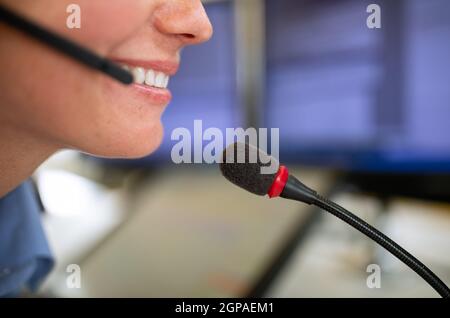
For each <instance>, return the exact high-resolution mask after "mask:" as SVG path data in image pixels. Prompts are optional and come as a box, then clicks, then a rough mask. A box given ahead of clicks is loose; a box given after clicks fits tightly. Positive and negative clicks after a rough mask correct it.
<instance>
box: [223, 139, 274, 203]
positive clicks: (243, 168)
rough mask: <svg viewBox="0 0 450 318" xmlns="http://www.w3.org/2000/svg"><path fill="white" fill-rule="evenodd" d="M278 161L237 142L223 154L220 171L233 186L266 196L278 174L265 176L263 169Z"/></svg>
mask: <svg viewBox="0 0 450 318" xmlns="http://www.w3.org/2000/svg"><path fill="white" fill-rule="evenodd" d="M273 163H276V165H277V166H278V165H279V164H278V161H277V160H276V159H275V158H273V157H271V156H269V155H268V154H267V153H265V152H263V151H262V150H259V149H258V148H256V147H254V146H252V145H249V144H247V143H241V142H236V143H234V144H231V145H230V146H228V147H227V148H226V149H225V150H224V151H223V154H222V163H221V164H220V170H221V172H222V174H223V176H224V177H225V178H226V179H228V180H229V181H230V182H232V183H233V184H235V185H237V186H238V187H241V188H243V189H245V190H247V191H250V192H252V193H254V194H257V195H266V194H267V193H268V192H269V189H270V187H271V186H272V184H273V181H274V180H275V176H276V173H271V174H263V173H261V167H264V166H270V165H271V164H273Z"/></svg>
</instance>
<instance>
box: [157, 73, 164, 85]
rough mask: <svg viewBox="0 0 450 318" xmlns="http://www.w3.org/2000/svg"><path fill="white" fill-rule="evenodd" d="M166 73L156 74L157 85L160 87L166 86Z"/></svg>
mask: <svg viewBox="0 0 450 318" xmlns="http://www.w3.org/2000/svg"><path fill="white" fill-rule="evenodd" d="M164 77H165V75H164V73H157V74H156V78H155V86H156V87H159V88H163V87H164V82H165V79H164Z"/></svg>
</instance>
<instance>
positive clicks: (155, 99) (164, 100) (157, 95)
mask: <svg viewBox="0 0 450 318" xmlns="http://www.w3.org/2000/svg"><path fill="white" fill-rule="evenodd" d="M131 88H132V89H133V90H135V91H136V92H137V93H138V94H141V95H143V96H145V97H146V98H149V99H150V100H151V101H152V104H160V105H167V104H168V103H169V102H170V101H171V100H172V94H171V93H170V91H169V90H168V89H165V88H156V87H151V86H148V85H144V84H136V83H135V84H131Z"/></svg>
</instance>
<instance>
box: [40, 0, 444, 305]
mask: <svg viewBox="0 0 450 318" xmlns="http://www.w3.org/2000/svg"><path fill="white" fill-rule="evenodd" d="M204 2H205V5H206V10H207V12H208V14H209V16H210V19H211V21H212V23H213V25H214V28H215V34H214V37H213V39H212V40H211V41H210V42H208V43H206V44H204V45H201V46H198V47H192V48H187V49H185V50H184V51H183V57H182V64H181V70H180V72H179V74H178V75H177V76H176V77H174V78H173V79H172V82H171V84H170V86H171V89H172V91H173V94H174V100H173V102H172V103H171V105H170V106H169V108H168V109H167V111H166V113H165V114H164V118H163V122H164V125H165V131H166V137H165V140H164V142H163V144H162V146H161V148H160V149H159V150H158V151H157V153H155V154H153V155H152V156H150V157H148V158H144V159H140V160H133V161H122V160H104V159H96V158H91V157H88V156H85V155H81V154H78V153H76V152H71V151H63V152H60V153H58V154H56V155H55V156H54V157H52V158H51V159H50V160H49V161H47V162H46V163H45V164H44V165H43V166H42V167H41V168H40V169H39V170H38V171H37V172H36V174H35V175H34V177H33V179H34V181H35V185H36V189H37V195H38V196H39V198H40V202H41V204H42V210H43V213H42V218H43V222H44V226H45V229H46V231H47V235H48V238H49V240H50V245H51V247H52V250H53V252H54V254H55V257H56V261H57V265H56V268H55V270H54V271H53V273H52V274H51V276H50V277H49V278H48V279H47V281H46V282H45V284H44V286H43V288H42V289H41V290H40V292H39V293H40V295H42V296H53V297H240V296H268V297H417V296H420V297H436V296H437V294H436V293H435V292H434V291H433V290H432V289H431V288H430V287H428V286H427V285H426V284H425V283H424V282H423V281H422V280H421V279H420V277H419V276H417V275H416V274H415V273H414V272H412V271H411V270H410V269H409V268H407V267H406V266H405V265H403V263H401V262H399V261H397V260H396V259H394V257H393V256H391V255H390V254H388V253H387V252H385V251H384V250H383V249H381V248H379V247H378V246H376V245H375V244H373V243H372V242H371V241H369V240H368V239H366V238H365V237H364V236H363V235H362V234H360V233H359V232H357V231H356V230H353V229H352V228H350V227H349V226H347V225H346V224H344V223H342V222H341V221H339V220H337V219H336V220H335V219H334V217H332V216H330V215H327V214H326V213H325V212H323V211H320V210H319V209H316V208H312V207H309V206H303V205H301V204H297V203H295V202H288V201H282V200H267V199H265V198H260V197H257V196H253V195H251V194H249V193H246V192H244V191H242V190H240V189H238V188H237V187H235V186H233V185H231V184H229V183H228V182H227V181H225V179H223V178H222V177H221V175H220V172H219V171H218V167H217V166H214V165H206V164H185V165H183V164H180V165H176V164H173V163H172V161H171V157H170V152H171V149H172V147H173V145H174V144H175V143H176V142H175V141H172V140H170V135H171V132H172V130H173V129H175V128H177V127H186V128H188V129H190V130H192V129H193V122H194V120H195V119H201V120H202V121H203V127H204V129H205V128H208V127H217V128H220V129H222V130H224V129H225V128H227V127H230V128H235V127H267V128H280V142H281V144H280V159H281V161H282V162H287V163H289V166H290V167H292V168H291V170H292V172H293V174H295V175H296V176H298V177H299V178H300V179H301V180H302V181H303V182H304V183H306V184H307V185H309V186H311V187H313V188H316V189H317V190H318V191H319V192H322V193H323V194H325V195H328V196H330V197H331V198H332V199H333V200H335V201H336V202H338V203H340V204H342V205H343V206H345V207H346V208H347V209H349V210H351V211H353V212H355V213H356V214H358V215H359V216H360V217H362V218H363V219H364V220H366V221H367V222H369V223H371V224H372V225H374V226H375V227H377V228H379V229H380V230H381V231H383V232H384V233H386V234H387V235H389V236H391V237H392V238H393V239H394V240H395V241H397V242H398V243H399V244H400V245H402V246H403V247H405V248H406V249H407V250H409V251H410V252H412V254H414V255H415V256H417V257H418V258H419V259H420V260H422V261H423V262H424V263H425V264H427V265H428V266H429V267H430V268H431V269H432V270H433V271H435V272H436V274H438V276H440V277H441V278H442V279H443V280H444V281H445V282H446V283H447V284H450V253H449V251H450V104H449V100H450V89H449V88H450V85H449V84H450V59H449V57H450V41H449V39H450V2H449V1H447V0H408V1H406V0H377V1H376V2H375V3H376V4H378V5H380V7H381V21H382V22H381V23H382V25H381V28H380V29H369V28H368V27H367V25H366V20H367V18H368V16H369V15H370V13H367V12H366V9H367V6H368V5H369V4H371V3H374V1H365V0H340V1H332V0H320V1H318V0H235V1H225V0H224V1H204ZM69 264H77V265H79V266H80V268H81V288H68V285H67V279H68V277H69V275H70V274H71V273H70V272H69V273H68V272H67V267H68V265H69ZM370 264H376V265H378V266H379V267H380V269H381V286H380V288H369V287H368V285H367V279H368V277H369V275H370V274H372V272H370V271H369V272H367V270H368V266H369V265H370Z"/></svg>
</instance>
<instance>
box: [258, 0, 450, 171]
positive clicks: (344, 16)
mask: <svg viewBox="0 0 450 318" xmlns="http://www.w3.org/2000/svg"><path fill="white" fill-rule="evenodd" d="M372 2H373V1H361V0H347V1H311V0H302V1H294V0H268V1H267V8H266V12H267V30H266V32H267V60H268V62H267V64H268V66H267V94H266V100H267V104H266V105H265V106H266V113H265V124H266V126H268V127H280V136H281V137H280V139H281V145H280V151H281V156H282V157H283V158H284V160H289V161H292V162H303V163H312V164H325V165H331V166H334V167H338V168H343V169H345V170H352V171H377V172H409V173H411V172H413V173H432V172H444V171H445V172H450V102H449V101H450V89H449V88H450V59H449V56H450V41H449V39H450V18H449V17H450V2H449V1H446V0H427V1H424V0H411V1H403V0H394V1H392V0H388V1H378V2H377V3H378V4H379V5H380V7H381V28H380V29H369V28H368V27H367V24H366V19H367V17H368V16H369V13H366V9H367V6H368V5H369V4H370V3H372Z"/></svg>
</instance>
